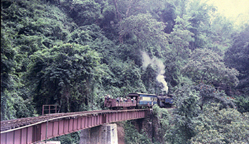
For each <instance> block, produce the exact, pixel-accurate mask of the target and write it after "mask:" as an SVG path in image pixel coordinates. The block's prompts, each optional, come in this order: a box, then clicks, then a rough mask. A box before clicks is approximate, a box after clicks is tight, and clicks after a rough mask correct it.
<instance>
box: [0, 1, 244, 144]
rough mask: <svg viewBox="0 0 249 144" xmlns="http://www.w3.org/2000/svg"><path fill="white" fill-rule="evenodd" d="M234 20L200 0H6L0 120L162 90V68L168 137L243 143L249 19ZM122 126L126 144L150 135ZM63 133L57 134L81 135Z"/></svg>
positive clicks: (163, 133) (163, 130)
mask: <svg viewBox="0 0 249 144" xmlns="http://www.w3.org/2000/svg"><path fill="white" fill-rule="evenodd" d="M240 27H241V28H240V29H235V26H234V24H233V23H232V22H230V21H229V20H227V19H226V18H225V17H222V16H221V15H219V14H218V13H216V9H215V7H213V6H210V5H207V4H206V3H203V2H200V0H193V1H188V0H171V1H166V0H154V1H150V0H29V1H27V0H18V1H16V0H2V1H1V120H8V119H15V118H22V117H30V116H37V115H40V114H41V109H42V105H45V104H57V105H58V106H59V112H74V111H83V110H94V109H104V107H103V99H104V96H105V95H106V94H110V95H112V96H113V97H118V96H125V95H126V94H128V93H130V92H145V93H146V92H148V93H157V94H158V93H162V92H163V91H162V90H161V88H162V85H161V83H160V82H158V81H157V76H158V75H162V77H164V78H163V79H164V80H166V82H167V85H168V87H169V93H170V94H172V95H174V102H175V109H174V111H173V113H172V114H171V115H170V114H169V113H168V112H167V111H165V110H162V109H160V108H159V107H157V106H156V107H155V108H154V112H155V116H156V117H157V118H158V119H159V122H158V123H159V124H160V130H159V132H158V134H159V135H160V137H162V139H163V141H164V142H165V143H179V144H180V143H181V144H182V143H243V142H244V143H245V142H246V141H248V137H249V136H248V135H249V119H248V113H247V112H249V25H248V24H245V25H242V26H240ZM143 54H147V55H148V57H149V60H148V61H146V58H145V57H144V55H143ZM126 132H127V133H126V138H127V139H126V142H127V143H149V141H150V140H149V139H148V138H147V137H146V132H144V133H143V134H140V133H138V132H137V131H136V130H135V129H134V126H133V125H132V124H130V123H129V122H128V123H127V124H126ZM133 134H135V135H136V136H135V137H133ZM69 137H70V136H64V137H62V138H61V139H60V140H61V141H62V142H63V143H73V142H75V143H77V142H78V139H79V137H78V135H77V133H74V134H73V137H76V139H71V138H69ZM154 142H157V140H156V139H155V141H154ZM160 142H161V140H160Z"/></svg>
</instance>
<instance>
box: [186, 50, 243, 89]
mask: <svg viewBox="0 0 249 144" xmlns="http://www.w3.org/2000/svg"><path fill="white" fill-rule="evenodd" d="M182 73H183V74H184V75H186V76H188V77H190V78H192V80H193V81H194V82H196V83H199V82H202V83H205V84H212V85H215V86H216V87H218V86H220V85H227V86H237V84H238V79H237V77H236V76H237V75H238V71H237V70H235V69H233V68H231V69H230V68H228V67H226V65H225V64H224V62H222V57H221V56H219V55H218V54H217V53H215V52H213V51H211V50H208V49H196V50H195V51H194V52H193V53H192V54H191V57H190V61H189V62H188V63H187V64H186V65H185V66H184V67H183V68H182Z"/></svg>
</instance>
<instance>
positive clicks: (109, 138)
mask: <svg viewBox="0 0 249 144" xmlns="http://www.w3.org/2000/svg"><path fill="white" fill-rule="evenodd" d="M80 144H118V135H117V125H116V124H104V125H101V126H97V127H93V128H90V129H84V130H81V133H80Z"/></svg>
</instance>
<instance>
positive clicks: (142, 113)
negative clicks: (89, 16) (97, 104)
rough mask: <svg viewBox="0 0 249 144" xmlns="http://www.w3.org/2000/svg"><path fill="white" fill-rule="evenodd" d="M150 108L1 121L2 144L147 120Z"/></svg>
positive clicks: (32, 141)
mask: <svg viewBox="0 0 249 144" xmlns="http://www.w3.org/2000/svg"><path fill="white" fill-rule="evenodd" d="M149 112H150V109H132V110H97V111H83V112H72V113H57V114H48V115H45V116H39V117H30V118H20V119H15V120H6V121H1V144H30V143H37V142H41V141H44V140H47V139H51V138H54V137H58V136H61V135H65V134H69V133H72V132H76V131H80V130H83V129H89V128H93V127H96V126H100V125H103V124H108V123H113V122H119V121H125V120H133V119H141V118H145V117H146V114H147V113H149Z"/></svg>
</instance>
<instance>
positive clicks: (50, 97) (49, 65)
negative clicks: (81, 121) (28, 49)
mask: <svg viewBox="0 0 249 144" xmlns="http://www.w3.org/2000/svg"><path fill="white" fill-rule="evenodd" d="M31 60H32V61H33V63H32V64H30V65H29V71H28V74H27V76H26V77H27V79H29V80H30V84H32V87H33V92H34V101H35V102H36V105H37V106H38V107H40V108H41V106H42V105H43V104H54V103H57V104H58V105H59V107H60V108H61V111H63V112H66V111H72V110H71V109H70V106H71V103H70V100H72V97H80V98H76V99H77V100H80V101H81V103H80V102H78V103H79V105H81V104H82V103H84V104H85V105H88V107H89V106H90V105H89V104H90V103H92V98H93V96H92V94H91V93H92V92H93V87H94V81H95V80H98V79H97V78H98V76H99V74H98V72H97V67H98V66H99V60H100V57H99V56H98V53H97V52H95V51H93V50H90V49H89V47H88V46H80V45H77V44H69V43H67V44H62V45H59V46H54V47H53V48H51V49H44V50H42V51H37V52H36V53H35V54H34V55H32V56H31ZM100 72H101V70H100ZM34 85H35V87H34ZM73 88H78V89H73ZM73 90H74V91H73ZM90 100H91V101H90ZM71 102H72V103H73V101H71ZM79 107H80V106H79ZM76 110H77V109H76ZM73 111H75V109H74V110H73Z"/></svg>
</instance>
